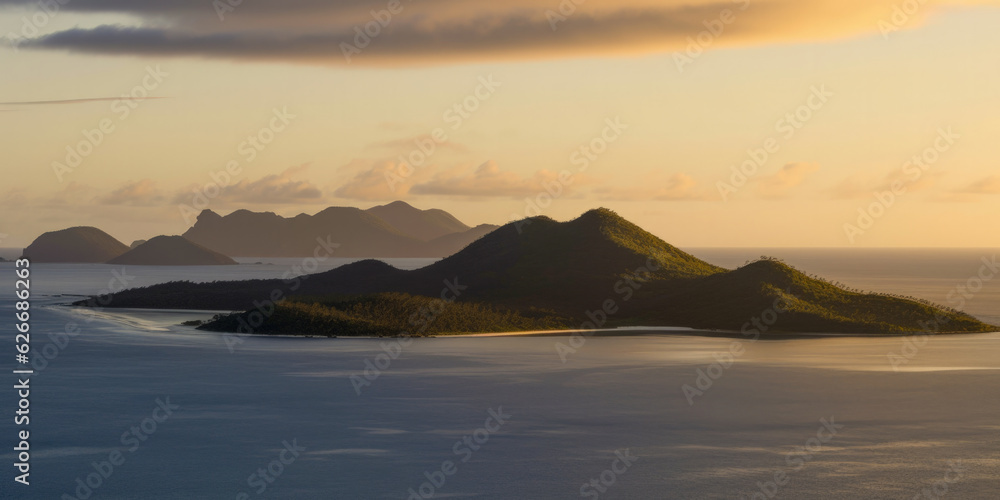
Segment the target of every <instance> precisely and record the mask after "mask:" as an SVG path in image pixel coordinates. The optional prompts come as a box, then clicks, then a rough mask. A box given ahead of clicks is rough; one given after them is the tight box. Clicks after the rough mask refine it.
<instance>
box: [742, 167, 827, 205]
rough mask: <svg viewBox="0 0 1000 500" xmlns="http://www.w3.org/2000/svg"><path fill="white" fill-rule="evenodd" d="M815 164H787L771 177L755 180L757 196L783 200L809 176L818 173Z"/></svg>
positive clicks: (766, 176)
mask: <svg viewBox="0 0 1000 500" xmlns="http://www.w3.org/2000/svg"><path fill="white" fill-rule="evenodd" d="M819 169H820V167H819V165H818V164H816V163H789V164H787V165H785V166H783V167H781V169H780V170H778V171H777V172H776V173H774V174H772V175H765V176H760V177H758V178H757V194H758V195H759V196H760V197H761V198H765V199H772V200H773V199H783V198H787V197H788V196H789V192H790V191H791V190H792V189H794V188H796V187H798V186H800V185H801V184H802V183H803V182H805V180H806V178H807V177H808V176H809V174H812V173H814V172H817V171H819Z"/></svg>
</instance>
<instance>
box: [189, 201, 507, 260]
mask: <svg viewBox="0 0 1000 500" xmlns="http://www.w3.org/2000/svg"><path fill="white" fill-rule="evenodd" d="M497 227H498V226H493V225H489V224H483V225H480V226H476V227H469V226H467V225H465V224H464V223H462V222H461V221H459V220H458V219H456V218H455V217H454V216H453V215H451V214H449V213H448V212H445V211H443V210H436V209H430V210H420V209H417V208H414V207H413V206H411V205H409V204H407V203H404V202H402V201H397V202H394V203H391V204H389V205H382V206H377V207H373V208H370V209H368V210H361V209H359V208H352V207H330V208H327V209H325V210H323V211H321V212H319V213H317V214H315V215H306V214H299V215H297V216H295V217H292V218H285V217H281V216H279V215H276V214H274V213H271V212H264V213H258V212H251V211H249V210H237V211H235V212H233V213H231V214H229V215H226V216H221V215H219V214H217V213H215V212H213V211H211V210H204V211H202V213H201V214H200V215H199V216H198V221H197V222H196V223H195V225H194V226H193V227H191V229H189V230H188V231H187V232H185V233H184V237H185V238H187V239H189V240H191V241H193V242H195V243H198V244H199V245H202V246H204V247H206V248H210V249H212V250H215V251H217V252H219V253H222V254H225V255H228V256H230V257H309V256H312V255H313V253H314V252H315V250H316V246H317V241H316V240H317V239H321V240H323V241H330V242H333V243H336V244H337V245H339V246H338V247H337V250H336V252H335V256H336V257H371V258H407V257H428V258H433V257H447V256H448V255H451V254H454V253H455V252H458V251H459V250H461V249H462V248H464V247H465V246H466V245H468V244H469V243H472V242H473V241H475V240H477V239H479V238H481V237H483V236H485V235H486V234H487V233H490V232H492V231H494V230H495V229H497Z"/></svg>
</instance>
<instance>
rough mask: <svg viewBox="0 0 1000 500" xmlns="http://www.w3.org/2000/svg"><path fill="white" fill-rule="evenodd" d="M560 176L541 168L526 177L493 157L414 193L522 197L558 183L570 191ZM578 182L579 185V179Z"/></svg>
mask: <svg viewBox="0 0 1000 500" xmlns="http://www.w3.org/2000/svg"><path fill="white" fill-rule="evenodd" d="M558 179H559V174H557V173H555V172H551V171H548V170H539V171H538V172H536V173H535V174H534V175H532V176H530V177H522V176H521V175H520V174H517V173H515V172H510V171H503V170H501V169H500V166H499V165H497V164H496V162H494V161H492V160H490V161H487V162H486V163H483V164H482V165H480V166H479V167H477V168H476V169H475V170H474V171H471V172H470V171H469V169H468V168H457V169H453V170H451V171H449V172H442V173H439V174H437V175H435V176H434V177H433V178H431V179H430V180H429V181H427V182H424V183H420V184H416V185H414V186H413V187H412V188H411V189H410V192H411V193H413V194H428V195H439V196H474V197H477V198H508V197H509V198H520V197H524V196H534V195H537V194H539V193H543V192H546V186H549V185H558V186H561V188H562V189H564V190H568V187H567V186H562V184H561V183H560V182H559V180H558ZM574 184H577V182H575V180H574Z"/></svg>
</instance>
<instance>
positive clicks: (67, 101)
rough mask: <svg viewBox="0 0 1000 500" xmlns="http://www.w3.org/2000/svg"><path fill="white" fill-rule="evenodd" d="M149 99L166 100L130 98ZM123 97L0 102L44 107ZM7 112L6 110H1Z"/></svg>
mask: <svg viewBox="0 0 1000 500" xmlns="http://www.w3.org/2000/svg"><path fill="white" fill-rule="evenodd" d="M147 99H166V97H136V98H133V97H129V98H128V100H130V101H143V100H147ZM121 100H122V98H121V97H88V98H84V99H60V100H53V101H12V102H0V106H44V105H51V104H83V103H88V102H108V101H121ZM0 111H5V110H0ZM6 111H9V110H6Z"/></svg>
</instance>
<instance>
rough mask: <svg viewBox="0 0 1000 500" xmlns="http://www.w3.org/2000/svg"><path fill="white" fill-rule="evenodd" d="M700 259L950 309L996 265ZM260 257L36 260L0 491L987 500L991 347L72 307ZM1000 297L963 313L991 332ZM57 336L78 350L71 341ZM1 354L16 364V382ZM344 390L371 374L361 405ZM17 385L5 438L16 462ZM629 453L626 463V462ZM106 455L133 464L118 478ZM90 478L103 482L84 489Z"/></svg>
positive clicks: (992, 440)
mask: <svg viewBox="0 0 1000 500" xmlns="http://www.w3.org/2000/svg"><path fill="white" fill-rule="evenodd" d="M693 252H694V253H695V254H696V255H698V256H700V257H702V258H705V259H707V260H709V261H711V262H714V263H717V264H720V265H724V266H729V267H732V266H734V265H739V264H742V263H743V261H745V260H746V259H747V258H748V257H753V256H759V255H761V254H768V255H776V256H778V257H782V258H784V259H785V260H786V261H787V262H789V263H790V264H793V265H795V266H797V267H799V268H800V269H802V270H804V271H807V272H810V273H816V274H821V275H824V276H828V277H829V278H831V279H835V280H839V281H841V282H844V283H846V284H848V285H850V286H854V287H858V288H865V289H872V290H879V291H889V292H895V293H904V294H909V295H915V296H919V297H923V298H927V299H929V300H934V301H937V302H942V303H947V296H948V293H949V292H950V291H951V290H952V289H954V287H956V286H958V285H961V284H963V283H965V284H967V283H968V280H969V278H970V277H972V276H975V275H976V273H977V272H978V269H979V264H977V262H978V261H979V260H980V259H981V258H982V257H992V255H993V252H992V251H982V252H978V251H920V252H913V251H886V252H861V251H846V252H845V251H835V252H833V251H819V250H808V251H805V250H801V251H798V250H797V251H788V250H770V251H761V250H726V251H720V250H694V251H693ZM269 262H271V264H261V265H244V266H238V267H237V266H230V267H213V268H153V267H128V268H125V269H122V268H116V267H112V266H102V265H92V266H76V265H36V266H35V267H34V272H33V276H32V286H33V290H34V293H35V297H36V298H35V303H34V309H33V312H34V314H33V316H32V328H33V332H34V336H33V337H32V341H33V343H32V346H33V349H34V355H35V356H36V360H35V361H36V363H35V365H36V370H37V373H36V375H35V376H34V377H33V378H32V381H31V384H32V393H31V397H32V400H31V408H30V409H31V426H30V430H31V438H32V439H31V447H32V469H31V472H32V474H31V483H32V485H31V486H30V487H24V486H22V485H19V484H17V483H14V482H13V480H12V478H13V471H12V468H9V469H8V472H7V476H6V477H5V478H3V481H0V498H81V497H83V496H85V495H84V494H86V493H87V489H89V490H90V498H110V499H136V498H143V499H145V498H150V499H188V498H212V499H219V498H233V499H238V498H244V499H256V498H281V499H286V498H305V499H341V498H344V499H370V498H396V499H406V498H410V497H411V492H410V490H411V489H412V490H413V492H414V493H416V494H417V497H420V494H421V493H427V494H429V493H431V492H433V494H434V498H477V499H492V498H527V499H548V498H595V499H596V498H608V499H636V498H654V499H661V498H670V499H672V498H678V499H680V498H684V499H687V498H719V499H723V498H741V497H742V498H753V496H754V495H755V494H756V495H757V498H772V497H773V498H789V499H792V498H794V499H798V498H900V499H913V498H916V497H917V495H923V494H924V492H925V491H926V492H929V494H931V495H937V496H930V497H926V498H938V497H942V498H956V499H957V498H963V499H965V498H973V499H976V498H983V499H993V498H996V492H997V489H998V485H1000V472H998V471H1000V438H998V436H1000V432H998V431H1000V424H998V423H997V419H996V416H997V415H998V414H1000V398H998V397H997V394H998V390H1000V356H998V354H1000V335H998V334H986V335H971V336H947V337H939V338H934V339H930V340H926V339H913V340H908V339H904V338H885V339H878V338H849V339H810V340H789V341H760V342H752V341H749V340H747V341H741V342H739V343H738V344H737V345H734V344H733V340H729V339H715V338H699V337H683V336H671V335H661V336H644V337H593V338H589V339H587V340H586V342H585V343H584V344H583V345H576V346H575V347H576V349H575V351H567V349H566V347H565V346H569V345H570V339H569V338H566V337H522V338H514V337H507V338H442V339H423V340H419V341H414V342H413V343H411V344H409V345H406V346H402V347H401V348H399V350H398V356H397V357H396V358H395V359H392V358H390V357H388V356H381V357H379V355H380V354H383V353H385V352H387V351H388V352H390V353H393V354H397V347H396V346H394V345H392V344H391V343H389V342H386V341H379V340H365V339H332V340H328V339H286V338H247V339H239V340H241V341H242V343H238V344H233V340H232V339H230V342H229V344H230V345H227V339H226V338H225V337H224V336H222V335H218V334H211V333H205V332H198V331H196V330H193V329H190V328H186V327H181V326H178V324H179V323H180V322H181V321H184V320H186V319H193V318H203V317H204V313H197V312H145V311H129V312H115V313H97V314H95V313H85V312H82V311H78V310H75V309H71V308H67V307H63V306H60V305H58V304H61V303H65V302H67V301H69V300H70V299H72V298H73V296H75V295H78V294H89V293H96V292H99V291H101V290H103V289H106V288H108V287H109V282H113V281H114V280H121V279H125V280H127V281H128V284H129V286H145V285H149V284H153V283H159V282H163V281H169V280H176V279H190V280H194V281H211V280H217V279H244V278H251V277H277V276H281V275H282V274H284V273H285V272H287V270H288V269H290V268H291V267H292V266H295V265H299V264H301V261H298V260H297V259H292V260H278V261H269ZM344 262H345V261H332V260H331V261H328V262H325V263H323V264H322V267H321V269H320V270H322V269H328V268H332V267H335V266H337V265H342V264H343V263H344ZM428 262H429V261H426V260H409V261H394V262H393V264H395V265H398V266H400V267H407V268H414V267H419V266H422V265H426V264H427V263H428ZM123 274H124V275H125V278H121V276H122V275H123ZM13 281H14V279H13V267H12V264H0V314H2V315H11V316H12V315H13V300H12V294H11V293H10V292H11V291H12V290H13ZM998 282H1000V277H998V279H997V281H988V282H986V283H985V284H984V285H983V289H982V290H980V291H979V292H977V293H976V294H975V295H974V296H973V297H971V298H970V299H968V304H967V307H966V310H967V311H968V312H970V313H972V314H975V315H977V316H979V317H982V318H984V319H989V318H1000V285H998ZM111 284H114V283H111ZM3 290H7V292H3ZM11 323H12V321H8V322H7V323H6V324H8V325H9V324H11ZM67 325H70V326H72V325H76V327H77V328H78V329H79V333H78V334H76V335H74V336H72V337H66V338H62V337H60V336H59V335H58V332H63V331H65V330H66V329H67ZM0 328H3V329H4V335H5V336H10V337H13V331H12V330H11V329H10V328H9V327H7V326H0ZM71 330H72V331H75V330H74V329H73V328H71ZM925 340H926V341H925ZM560 344H561V345H563V346H564V347H562V348H560ZM8 345H9V346H11V347H12V344H8ZM230 347H232V349H230ZM11 350H13V349H12V348H11ZM560 352H562V354H563V355H564V357H565V361H564V360H563V359H562V358H561V357H560ZM8 354H9V356H6V357H5V358H4V359H7V361H6V362H5V363H6V364H5V365H4V366H5V368H9V369H14V368H15V364H14V363H12V361H13V360H12V359H11V358H13V354H14V353H13V352H9V353H8ZM386 360H391V361H389V362H388V366H386V365H385V362H386ZM40 361H41V362H40ZM376 363H378V364H379V365H381V366H383V369H381V370H379V371H378V372H377V373H376V372H375V371H374V370H373V369H372V368H371V366H373V365H374V364H376ZM366 367H368V370H369V371H368V375H369V378H367V379H366V378H364V376H365V370H366ZM376 375H377V377H376ZM352 376H356V377H359V378H355V381H357V380H364V381H365V382H364V383H365V384H366V385H358V387H360V389H361V390H360V394H358V391H357V390H356V386H355V384H354V383H352V378H351V377H352ZM9 377H11V378H10V379H9V380H11V381H12V382H15V381H14V379H13V375H10V376H9ZM685 387H687V389H685ZM8 391H11V392H7V393H5V394H6V395H5V396H4V398H3V400H4V401H6V402H7V403H6V405H7V410H5V411H7V412H8V417H7V418H4V419H3V422H4V424H3V425H2V426H0V433H2V435H3V437H2V441H3V442H4V443H6V444H8V445H10V444H13V442H14V433H15V430H16V428H15V426H13V425H11V424H12V423H13V420H12V418H11V417H12V414H13V410H14V404H15V403H14V402H15V400H14V398H13V391H12V389H8ZM168 398H169V403H170V404H171V405H176V406H177V407H178V408H175V409H172V410H171V414H170V415H167V414H166V413H165V412H164V410H162V409H161V410H156V408H157V407H158V406H160V405H159V403H157V400H159V401H160V402H161V403H166V402H167V399H168ZM491 411H492V413H491ZM492 414H498V415H503V420H504V422H503V423H502V424H497V423H496V419H495V417H492V416H491V415H492ZM153 417H159V418H160V420H161V421H159V422H156V420H154V419H153ZM488 419H490V420H488ZM285 443H287V444H288V445H289V446H288V447H286V445H285ZM293 443H294V445H295V446H297V447H298V448H295V447H294V446H291V445H292V444H293ZM10 448H12V446H8V447H7V448H6V449H10ZM287 448H293V449H295V450H296V451H295V453H292V452H291V451H285V452H283V450H284V449H287ZM301 448H304V450H302V449H301ZM626 450H627V452H626ZM116 452H117V453H120V454H121V455H120V456H119V455H117V454H115V453H116ZM616 452H618V454H620V455H621V456H627V457H631V456H634V457H636V458H635V459H631V458H630V459H629V460H628V466H625V465H624V463H623V462H622V461H621V459H620V458H619V455H618V454H616ZM112 454H115V455H114V457H115V458H120V459H123V460H124V462H120V460H119V462H120V465H116V464H111V462H110V461H109V460H110V458H111V456H112ZM0 455H2V457H3V459H4V460H5V461H6V462H7V463H13V461H14V459H15V456H14V454H13V453H12V452H6V453H2V454H0ZM282 459H285V460H284V462H282ZM449 463H450V465H447V464H449ZM109 464H110V468H109ZM443 465H444V467H443ZM442 468H444V470H445V471H447V472H449V473H447V474H446V473H445V472H442ZM98 470H100V471H101V472H103V473H104V475H106V476H107V477H104V475H101V473H100V472H97V471H98ZM88 476H89V477H88ZM77 479H79V480H80V482H79V483H78V482H77ZM88 480H89V481H91V485H95V484H98V483H99V486H97V487H92V486H86V487H80V484H86V482H87V481H88ZM591 481H594V482H595V483H594V486H588V487H584V485H585V484H589V483H590V482H591ZM602 481H603V482H602ZM779 483H780V484H779ZM581 488H583V489H582V490H581ZM432 490H433V491H432ZM64 494H65V495H67V496H65V497H64V496H62V495H64ZM922 498H924V497H922Z"/></svg>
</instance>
